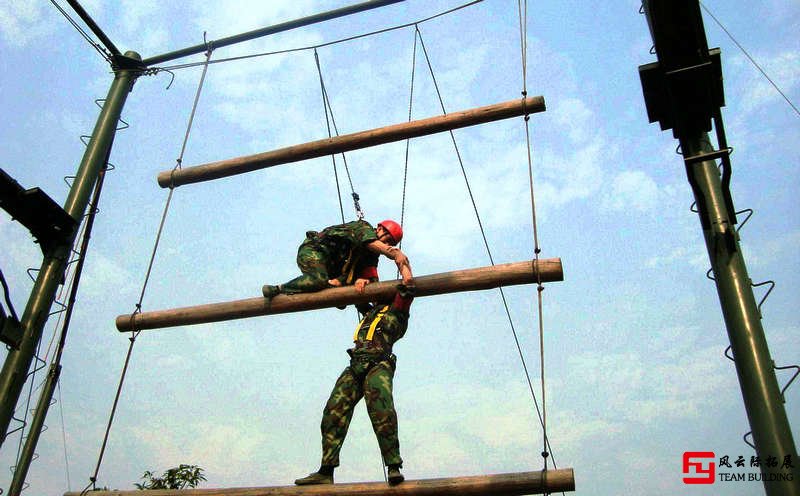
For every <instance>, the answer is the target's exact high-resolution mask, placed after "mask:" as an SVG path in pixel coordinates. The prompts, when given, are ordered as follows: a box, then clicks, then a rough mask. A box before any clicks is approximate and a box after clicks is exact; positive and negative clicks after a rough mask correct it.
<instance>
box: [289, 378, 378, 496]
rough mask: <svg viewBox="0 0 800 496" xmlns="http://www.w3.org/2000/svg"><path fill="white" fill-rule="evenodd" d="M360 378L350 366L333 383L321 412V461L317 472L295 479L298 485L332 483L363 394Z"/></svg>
mask: <svg viewBox="0 0 800 496" xmlns="http://www.w3.org/2000/svg"><path fill="white" fill-rule="evenodd" d="M360 383H361V381H360V380H359V379H358V378H357V377H356V376H355V375H354V373H353V371H352V370H351V368H350V367H347V368H345V369H344V371H343V372H342V373H341V375H339V378H338V379H337V380H336V384H335V385H334V386H333V390H332V391H331V395H330V397H329V398H328V402H327V403H326V404H325V409H324V410H323V412H322V422H321V423H320V430H321V432H322V462H321V463H320V468H319V470H318V471H317V472H314V473H312V474H309V475H308V476H307V477H303V478H302V479H297V480H296V481H294V483H295V484H297V485H298V486H306V485H312V484H333V470H334V469H335V468H336V467H338V466H339V452H340V451H341V449H342V444H343V443H344V439H345V437H346V436H347V429H348V428H349V426H350V420H351V419H352V418H353V410H354V409H355V406H356V403H358V401H359V400H360V399H361V397H362V396H363V392H362V390H361V384H360Z"/></svg>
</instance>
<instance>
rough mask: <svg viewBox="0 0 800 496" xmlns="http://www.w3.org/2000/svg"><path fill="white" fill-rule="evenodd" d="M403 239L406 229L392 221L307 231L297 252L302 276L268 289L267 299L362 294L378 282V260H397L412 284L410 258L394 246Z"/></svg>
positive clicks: (348, 224) (358, 221) (268, 286)
mask: <svg viewBox="0 0 800 496" xmlns="http://www.w3.org/2000/svg"><path fill="white" fill-rule="evenodd" d="M402 239H403V229H402V228H401V227H400V224H398V223H397V222H395V221H393V220H385V221H383V222H380V223H379V224H378V226H377V227H376V228H373V227H372V226H371V225H370V224H369V222H366V221H364V220H356V221H352V222H348V223H346V224H339V225H335V226H330V227H326V228H325V229H323V230H322V232H317V231H308V232H306V239H305V241H303V243H302V244H301V245H300V248H299V249H298V250H297V266H298V267H299V268H300V271H301V272H302V275H300V276H298V277H295V278H294V279H292V280H291V281H289V282H286V283H283V284H280V285H277V286H272V285H269V284H268V285H265V286H264V287H263V289H262V291H263V293H264V296H265V297H267V298H272V297H273V296H275V295H277V294H281V293H283V294H296V293H313V292H315V291H320V290H322V289H325V288H331V287H337V286H347V285H351V284H352V285H355V287H356V289H357V290H358V291H359V292H363V291H364V287H365V286H366V285H367V284H369V283H370V282H374V281H377V280H378V256H379V255H386V256H387V257H388V258H390V259H392V260H394V262H395V264H397V269H398V270H399V271H400V274H401V276H402V277H403V283H405V284H410V283H411V282H412V278H413V275H412V273H411V264H410V263H409V261H408V257H407V256H406V255H405V254H404V253H403V252H402V251H400V249H399V248H397V247H396V246H395V245H397V244H398V243H399V242H400V240H402Z"/></svg>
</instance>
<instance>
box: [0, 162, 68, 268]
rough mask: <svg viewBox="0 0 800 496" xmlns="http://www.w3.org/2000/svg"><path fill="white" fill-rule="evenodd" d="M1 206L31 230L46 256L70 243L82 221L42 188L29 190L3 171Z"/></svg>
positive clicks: (0, 186) (0, 185)
mask: <svg viewBox="0 0 800 496" xmlns="http://www.w3.org/2000/svg"><path fill="white" fill-rule="evenodd" d="M0 207H2V208H3V210H5V211H6V212H8V213H9V215H11V218H12V219H14V220H16V221H18V222H19V223H21V224H22V225H24V226H25V227H27V228H28V230H29V231H30V232H31V234H32V235H33V237H34V238H35V239H36V242H37V243H39V246H40V247H41V249H42V252H43V253H48V252H49V251H51V250H52V249H53V248H54V247H56V246H58V245H60V244H64V243H66V242H67V241H68V240H69V238H70V237H71V236H72V234H73V233H74V232H75V228H76V227H77V225H78V222H77V221H76V220H75V219H73V218H72V217H71V216H70V215H69V214H68V213H67V212H66V211H65V210H64V209H63V208H61V206H59V205H58V204H57V203H56V202H55V201H53V199H52V198H50V197H49V196H47V194H46V193H45V192H44V191H42V190H41V189H39V188H30V189H25V188H23V187H22V186H20V184H19V183H18V182H17V181H15V180H14V178H12V177H11V176H9V175H8V174H7V173H6V172H5V171H4V170H3V169H0Z"/></svg>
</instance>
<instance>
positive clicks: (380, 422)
mask: <svg viewBox="0 0 800 496" xmlns="http://www.w3.org/2000/svg"><path fill="white" fill-rule="evenodd" d="M413 299H414V287H413V286H406V285H405V284H398V285H397V292H396V293H395V296H394V299H393V300H392V301H391V303H389V302H385V303H379V304H376V305H370V304H365V305H358V306H357V307H358V309H359V311H360V312H362V313H363V314H364V319H363V320H362V321H361V322H360V323H359V324H358V326H357V327H356V332H355V334H354V335H353V342H354V343H355V346H354V347H353V348H351V349H349V350H347V353H348V354H349V355H350V365H349V366H348V367H346V368H345V369H344V371H343V372H342V373H341V375H340V376H339V379H337V381H336V384H335V385H334V386H333V391H331V395H330V398H328V403H327V404H326V405H325V409H324V411H323V413H322V423H321V424H320V430H321V431H322V463H321V466H320V469H319V471H317V472H315V473H312V474H309V475H308V476H307V477H304V478H302V479H297V480H296V481H295V484H297V485H300V486H303V485H309V484H333V470H334V468H336V467H338V466H339V451H340V450H341V449H342V444H343V443H344V439H345V436H347V429H348V427H349V426H350V420H351V419H352V418H353V410H354V409H355V406H356V404H357V403H358V402H359V401H360V400H361V398H362V397H363V398H364V400H365V402H366V404H367V412H368V413H369V418H370V420H371V421H372V429H373V430H374V431H375V435H376V437H377V438H378V445H379V446H380V448H381V455H382V456H383V462H384V464H386V466H387V468H388V479H389V484H392V485H395V484H399V483H401V482H403V479H404V477H403V474H402V473H401V472H400V469H401V468H402V466H403V459H402V458H400V442H399V440H398V437H397V413H396V412H395V409H394V399H393V397H392V378H393V377H394V370H395V364H396V363H397V357H395V355H394V354H393V353H392V346H393V345H394V343H395V342H397V340H399V339H400V338H402V337H403V336H404V335H405V333H406V329H407V328H408V318H409V308H410V307H411V302H412V300H413Z"/></svg>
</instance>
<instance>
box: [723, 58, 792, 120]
mask: <svg viewBox="0 0 800 496" xmlns="http://www.w3.org/2000/svg"><path fill="white" fill-rule="evenodd" d="M753 58H754V59H755V60H756V61H757V62H758V65H759V66H761V68H762V69H763V70H764V72H766V73H767V75H769V78H770V79H772V81H774V82H775V84H776V85H777V86H778V88H780V89H781V91H782V92H783V93H784V94H786V95H790V94H791V92H793V91H794V90H795V88H796V87H797V85H798V81H800V52H798V51H784V52H781V53H776V54H769V55H764V54H754V55H753ZM732 65H734V66H735V67H736V68H737V69H738V70H740V71H744V70H749V71H755V72H754V77H753V78H751V79H750V81H751V82H750V85H749V86H748V87H747V88H746V89H745V90H744V93H743V95H742V97H741V100H742V102H743V103H742V109H743V110H744V111H745V112H747V113H753V112H757V111H759V110H762V109H763V108H764V107H765V106H766V105H771V104H775V103H783V97H782V96H781V95H780V93H778V91H777V90H776V89H775V88H774V87H773V86H772V84H771V83H770V82H769V81H768V80H767V79H766V78H765V77H764V76H762V75H761V73H760V72H757V71H758V69H756V68H755V67H753V66H752V62H750V61H749V60H748V59H746V58H745V56H744V55H739V56H736V57H734V59H733V61H732Z"/></svg>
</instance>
